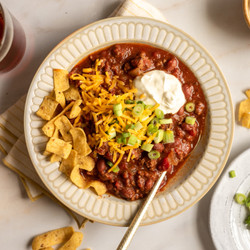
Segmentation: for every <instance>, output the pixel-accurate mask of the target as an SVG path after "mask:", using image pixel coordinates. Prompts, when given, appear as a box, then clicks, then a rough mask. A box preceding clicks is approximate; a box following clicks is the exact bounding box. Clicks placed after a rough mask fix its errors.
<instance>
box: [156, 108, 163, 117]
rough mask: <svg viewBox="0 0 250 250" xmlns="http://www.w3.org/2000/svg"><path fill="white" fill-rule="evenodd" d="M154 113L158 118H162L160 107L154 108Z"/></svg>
mask: <svg viewBox="0 0 250 250" xmlns="http://www.w3.org/2000/svg"><path fill="white" fill-rule="evenodd" d="M155 115H156V117H157V118H159V119H163V118H164V113H163V111H162V110H161V109H156V110H155Z"/></svg>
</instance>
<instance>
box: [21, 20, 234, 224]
mask: <svg viewBox="0 0 250 250" xmlns="http://www.w3.org/2000/svg"><path fill="white" fill-rule="evenodd" d="M122 42H140V43H145V44H149V45H152V46H156V47H159V48H162V49H165V50H168V51H169V52H171V53H172V54H174V55H176V56H177V57H178V58H179V59H181V60H182V61H183V62H184V63H185V64H186V65H187V66H189V68H190V69H191V70H192V71H193V72H194V74H195V75H196V77H197V78H198V80H199V82H200V84H201V87H202V89H203V91H204V94H205V97H206V100H207V103H208V118H207V128H206V133H205V134H204V136H203V139H202V141H201V142H200V143H199V145H198V147H196V149H195V150H194V152H193V153H192V154H191V156H190V157H189V159H188V161H187V162H186V163H185V167H183V168H182V170H183V171H182V172H180V174H179V175H178V176H177V177H178V178H177V179H176V180H175V181H173V182H172V184H171V185H170V187H169V188H168V189H167V190H166V191H164V192H162V193H160V194H159V195H158V196H156V197H155V199H154V201H153V202H152V203H151V205H150V207H149V209H148V211H147V213H146V215H145V217H144V219H143V221H142V224H143V225H146V224H151V223H156V222H159V221H162V220H166V219H168V218H170V217H172V216H175V215H177V214H179V213H181V212H182V211H184V210H185V209H187V208H188V207H190V206H192V205H194V204H195V203H196V202H197V201H198V200H199V199H201V198H202V197H203V196H204V195H205V194H206V192H207V191H208V190H209V189H210V188H211V187H212V185H213V184H214V183H215V181H216V180H217V178H218V177H219V175H220V173H221V172H222V170H223V168H224V166H225V163H226V161H227V158H228V155H229V152H230V149H231V144H232V138H233V129H234V112H233V106H232V101H231V96H230V92H229V89H228V87H227V83H226V81H225V79H224V77H223V75H222V73H221V71H220V70H219V68H218V66H217V65H216V63H215V61H214V60H213V58H212V57H211V56H210V55H209V54H208V52H207V51H206V50H205V49H204V48H203V47H201V45H199V44H198V43H197V42H196V41H194V40H193V39H192V38H191V37H190V36H188V35H187V34H185V33H184V32H182V31H181V30H179V29H177V28H175V27H173V26H172V25H170V24H166V23H163V22H159V21H156V20H153V19H148V18H141V17H115V18H109V19H105V20H101V21H98V22H95V23H93V24H90V25H88V26H85V27H83V28H81V29H79V30H77V31H76V32H74V33H73V34H71V35H70V36H68V37H67V38H65V39H64V40H63V41H62V42H61V43H60V44H58V45H57V46H56V47H55V48H54V49H53V50H52V51H51V52H50V54H49V55H48V56H47V57H46V59H45V60H44V61H43V63H42V64H41V66H40V67H39V69H38V71H37V73H36V75H35V76H34V78H33V81H32V83H31V86H30V89H29V93H28V96H27V100H26V107H25V117H24V125H25V126H24V127H25V138H26V143H27V147H28V151H29V154H30V158H31V160H32V162H33V165H34V166H35V169H36V171H37V173H38V174H39V176H40V178H41V179H42V181H43V182H44V184H45V185H46V186H47V188H48V189H49V190H50V191H51V193H52V194H53V195H54V196H55V197H56V198H57V199H58V200H59V201H61V202H62V203H63V204H64V205H66V206H67V207H69V208H70V209H72V210H73V211H75V212H76V213H78V214H80V215H82V216H84V217H86V218H89V219H91V220H93V221H98V222H101V223H106V224H111V225H117V226H126V225H128V223H129V221H130V219H131V218H132V216H133V215H134V213H135V211H136V209H137V207H138V205H139V204H140V201H133V202H131V201H125V200H122V199H118V198H116V197H113V196H110V195H105V196H103V197H102V198H101V197H98V196H97V195H96V194H95V193H94V192H92V191H91V190H84V189H78V188H77V187H76V186H75V185H73V184H72V183H71V182H70V181H69V180H68V179H67V177H66V176H65V175H64V174H62V173H61V172H60V171H59V170H58V166H59V164H58V163H53V164H51V163H50V162H48V161H47V160H46V158H45V157H44V156H43V155H42V152H43V150H44V148H45V143H46V141H47V138H46V137H45V136H44V135H43V133H42V131H41V127H42V125H43V124H44V122H43V121H42V120H41V119H40V118H38V117H37V116H36V115H35V112H36V111H37V110H38V108H39V105H40V104H41V102H42V100H43V97H44V96H46V95H48V94H49V92H50V91H51V90H52V89H53V74H52V70H53V68H62V69H67V70H71V69H72V67H73V66H74V65H75V64H76V63H77V62H79V61H80V60H81V59H82V58H84V57H85V56H87V55H88V54H90V53H92V52H93V51H96V50H98V49H100V48H103V47H107V46H109V45H111V44H115V43H122Z"/></svg>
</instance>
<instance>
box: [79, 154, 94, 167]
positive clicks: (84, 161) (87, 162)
mask: <svg viewBox="0 0 250 250" xmlns="http://www.w3.org/2000/svg"><path fill="white" fill-rule="evenodd" d="M77 165H78V167H79V168H81V169H84V170H87V171H91V170H93V168H94V167H95V161H94V159H93V158H92V157H90V156H82V155H78V157H77Z"/></svg>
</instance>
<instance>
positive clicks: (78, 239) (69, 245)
mask: <svg viewBox="0 0 250 250" xmlns="http://www.w3.org/2000/svg"><path fill="white" fill-rule="evenodd" d="M82 239H83V234H82V233H81V232H74V233H73V235H72V236H71V238H70V239H69V240H68V241H67V242H66V243H65V244H64V245H63V246H62V247H60V248H59V249H58V250H73V249H76V248H77V247H79V246H80V245H81V243H82Z"/></svg>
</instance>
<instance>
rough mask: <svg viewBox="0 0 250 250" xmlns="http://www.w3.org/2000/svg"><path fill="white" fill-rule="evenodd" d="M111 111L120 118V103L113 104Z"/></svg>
mask: <svg viewBox="0 0 250 250" xmlns="http://www.w3.org/2000/svg"><path fill="white" fill-rule="evenodd" d="M113 111H114V114H115V115H116V116H121V115H122V105H121V103H118V104H114V106H113Z"/></svg>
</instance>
